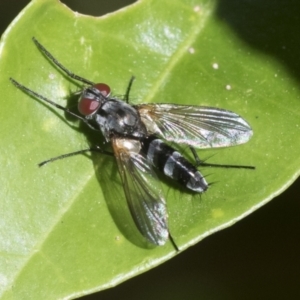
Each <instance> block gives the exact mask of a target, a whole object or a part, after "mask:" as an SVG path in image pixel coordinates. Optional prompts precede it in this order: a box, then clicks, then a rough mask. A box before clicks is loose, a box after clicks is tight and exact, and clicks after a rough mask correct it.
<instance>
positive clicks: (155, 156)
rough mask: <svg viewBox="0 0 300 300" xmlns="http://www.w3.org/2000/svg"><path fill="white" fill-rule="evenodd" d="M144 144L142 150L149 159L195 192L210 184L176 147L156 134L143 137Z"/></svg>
mask: <svg viewBox="0 0 300 300" xmlns="http://www.w3.org/2000/svg"><path fill="white" fill-rule="evenodd" d="M142 145H143V146H142V149H141V151H142V152H143V153H144V154H145V155H146V157H147V159H148V160H149V161H150V162H151V163H152V165H153V166H154V167H156V168H157V169H159V170H160V171H162V172H163V173H164V174H165V175H167V176H169V177H171V178H173V179H175V180H177V181H178V182H179V183H180V184H181V185H183V186H185V187H187V188H189V189H191V190H193V191H195V192H199V193H202V192H204V191H206V190H207V188H208V184H207V182H206V180H205V179H204V177H203V176H202V175H201V173H200V172H199V171H198V170H197V168H196V167H195V166H193V165H192V164H191V163H190V162H188V161H187V160H186V159H185V158H184V157H183V156H182V155H181V154H180V153H179V152H177V151H176V150H175V149H173V148H172V147H170V146H169V145H167V144H165V143H164V142H163V141H162V140H160V139H158V138H157V137H156V136H154V135H152V136H150V137H148V138H145V139H143V141H142Z"/></svg>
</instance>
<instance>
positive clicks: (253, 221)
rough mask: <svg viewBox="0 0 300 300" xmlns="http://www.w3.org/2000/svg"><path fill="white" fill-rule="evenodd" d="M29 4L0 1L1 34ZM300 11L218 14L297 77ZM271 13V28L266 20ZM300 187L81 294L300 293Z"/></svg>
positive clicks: (255, 5)
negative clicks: (139, 271) (128, 275)
mask: <svg viewBox="0 0 300 300" xmlns="http://www.w3.org/2000/svg"><path fill="white" fill-rule="evenodd" d="M63 2H64V3H66V4H67V5H68V6H69V7H71V8H73V9H74V10H76V11H79V12H81V13H86V14H92V15H103V14H105V13H107V12H111V11H114V10H116V9H117V8H119V7H121V6H125V5H128V4H130V2H133V1H128V0H127V1H125V0H123V1H121V0H119V1H117V0H114V1H104V0H102V1H101V0H93V1H92V0H85V1H82V0H81V1H80V0H77V1H75V0H72V1H71V0H68V1H67V0H65V1H63ZM28 3H29V1H28V0H27V1H25V0H18V1H11V0H1V1H0V13H1V18H0V32H1V33H2V32H4V30H5V28H6V27H7V26H8V25H9V23H10V22H11V21H12V20H13V19H14V18H15V17H16V15H17V14H18V13H19V12H20V10H21V9H22V8H24V7H25V6H26V5H27V4H28ZM299 12H300V1H298V0H295V1H293V0H280V1H279V0H264V1H261V0H221V1H220V5H219V6H218V9H217V16H218V17H219V18H220V19H221V20H223V22H226V23H227V24H229V26H231V27H232V30H233V31H235V32H236V34H237V35H238V36H239V37H240V38H241V39H243V40H244V41H245V42H247V43H248V44H249V45H250V46H251V47H254V48H256V49H257V50H259V51H263V52H266V53H268V54H269V55H271V56H274V57H276V58H277V59H278V60H279V61H280V62H281V63H283V64H285V66H286V67H287V69H288V70H289V71H290V72H291V74H292V75H294V76H295V79H296V80H299V76H300V59H299V49H300V42H299V40H300V34H299V29H300V26H299V25H300V22H299ZM245 19H246V20H247V22H245ZM266 20H268V21H269V22H270V23H269V24H270V27H264V26H263V24H265V22H266ZM287 24H289V25H287ZM282 46H284V47H285V51H282ZM296 54H297V55H296ZM299 186H300V180H299V179H298V180H297V181H296V182H295V183H294V184H293V185H292V186H291V187H290V188H289V189H288V190H287V191H286V192H284V193H283V194H281V195H280V196H279V197H277V198H275V199H274V200H273V201H271V202H270V203H269V204H267V205H265V206H264V207H263V208H261V209H259V210H258V211H256V212H255V213H253V214H251V215H250V216H248V217H247V218H245V219H243V220H242V221H240V222H239V223H237V224H236V225H234V226H232V227H230V228H228V229H225V230H223V231H221V232H219V233H216V234H214V235H212V236H210V237H208V238H206V239H205V240H204V241H202V242H201V243H199V244H198V245H196V246H194V247H191V248H190V249H188V250H186V251H184V252H183V253H181V254H179V255H178V256H177V257H175V258H173V259H172V260H170V261H168V262H166V263H165V264H163V265H161V266H159V267H157V268H155V269H153V270H151V271H149V272H147V273H145V274H143V275H140V276H138V277H135V278H133V279H131V280H128V281H126V282H124V283H123V284H121V285H119V286H117V287H116V288H113V289H109V290H106V291H102V292H99V293H97V294H93V295H89V296H86V297H83V298H82V299H84V300H92V299H103V300H105V299H120V298H122V299H129V298H130V299H144V300H147V299H213V300H214V299H216V300H219V299H220V300H224V299H225V300H226V299H228V300H229V299H230V300H235V299H237V300H239V299H243V300H247V299H251V300H252V299H256V300H257V299H272V300H276V299H300V243H299V239H300V221H299V212H300V203H299V198H300V197H299ZM99 254H100V253H99ZM41 288H42V287H41Z"/></svg>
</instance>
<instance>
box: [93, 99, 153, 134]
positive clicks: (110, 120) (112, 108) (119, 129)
mask: <svg viewBox="0 0 300 300" xmlns="http://www.w3.org/2000/svg"><path fill="white" fill-rule="evenodd" d="M93 119H94V120H95V121H96V123H97V124H98V126H99V129H101V131H102V132H103V134H104V136H105V137H106V138H109V137H111V136H112V135H118V136H128V137H137V138H140V137H144V136H146V135H147V130H146V127H145V125H144V124H143V123H142V121H141V118H140V115H139V113H138V111H137V110H136V109H135V108H134V107H132V106H131V105H129V104H127V103H125V102H123V101H121V100H118V99H112V98H110V99H109V100H107V101H105V102H104V103H103V105H102V106H101V108H100V109H99V110H98V111H97V113H96V114H95V115H93Z"/></svg>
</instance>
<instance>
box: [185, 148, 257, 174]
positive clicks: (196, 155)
mask: <svg viewBox="0 0 300 300" xmlns="http://www.w3.org/2000/svg"><path fill="white" fill-rule="evenodd" d="M190 149H191V151H192V153H193V156H194V158H195V162H196V166H197V167H200V166H201V167H214V168H235V169H250V170H254V169H255V167H253V166H241V165H220V164H209V163H206V162H204V161H203V160H201V159H200V158H199V156H198V154H197V152H196V150H195V148H193V147H190Z"/></svg>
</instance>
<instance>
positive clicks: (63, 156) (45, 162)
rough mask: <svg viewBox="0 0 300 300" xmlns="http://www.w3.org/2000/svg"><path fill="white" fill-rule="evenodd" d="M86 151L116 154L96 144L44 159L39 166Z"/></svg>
mask: <svg viewBox="0 0 300 300" xmlns="http://www.w3.org/2000/svg"><path fill="white" fill-rule="evenodd" d="M85 152H98V153H102V154H106V155H110V156H114V155H113V153H112V152H109V151H105V150H103V149H101V148H100V147H98V146H96V147H95V148H93V147H90V148H86V149H82V150H79V151H75V152H71V153H67V154H63V155H59V156H56V157H52V158H50V159H47V160H44V161H42V162H40V163H39V164H38V166H39V167H42V166H44V165H46V164H48V163H51V162H54V161H56V160H60V159H63V158H67V157H71V156H75V155H78V154H83V153H85Z"/></svg>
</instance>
